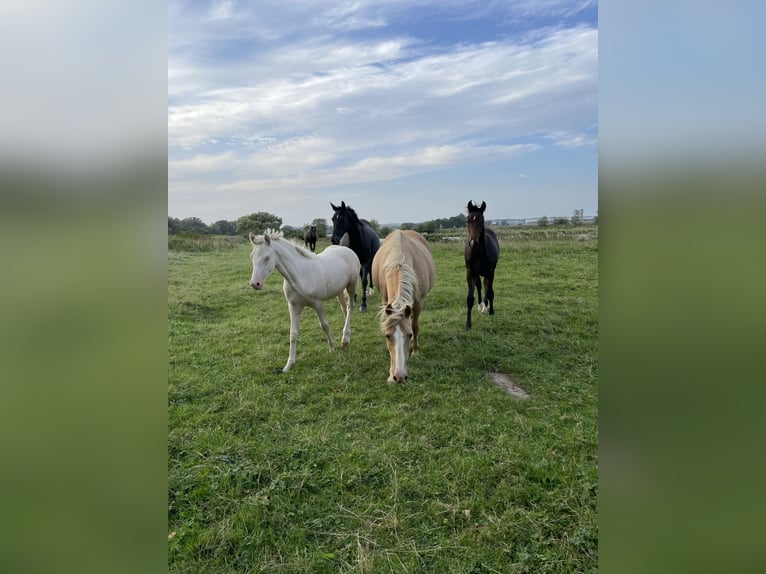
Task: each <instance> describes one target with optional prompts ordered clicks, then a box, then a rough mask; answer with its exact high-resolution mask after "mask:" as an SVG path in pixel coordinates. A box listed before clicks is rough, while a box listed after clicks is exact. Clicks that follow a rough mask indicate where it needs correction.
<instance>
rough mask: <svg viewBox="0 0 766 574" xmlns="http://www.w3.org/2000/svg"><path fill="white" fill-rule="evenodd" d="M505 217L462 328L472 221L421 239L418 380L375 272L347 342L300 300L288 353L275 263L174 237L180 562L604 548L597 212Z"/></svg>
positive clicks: (311, 565)
mask: <svg viewBox="0 0 766 574" xmlns="http://www.w3.org/2000/svg"><path fill="white" fill-rule="evenodd" d="M498 231H499V232H500V233H499V235H500V239H501V253H500V263H499V265H498V269H497V274H496V278H495V291H496V295H495V309H496V314H495V315H494V316H492V317H489V316H487V315H480V314H479V313H478V312H477V311H476V309H474V314H473V329H472V330H471V331H469V332H466V331H465V330H464V328H463V326H464V322H465V297H466V283H465V267H464V263H463V255H462V251H463V244H462V236H463V235H464V232H463V231H462V230H460V231H459V232H456V233H452V235H455V236H459V237H460V238H461V240H460V241H449V240H444V239H443V240H436V241H433V242H431V243H430V247H431V250H432V253H433V255H434V259H435V261H436V268H437V275H438V276H437V281H436V285H435V287H434V289H433V291H432V292H431V293H430V295H429V296H428V298H427V299H426V307H425V310H424V311H423V315H422V317H421V352H420V354H419V355H417V356H416V357H414V358H411V360H410V363H409V382H408V383H407V384H406V385H396V384H389V383H386V378H387V376H388V353H387V350H386V345H385V340H384V338H383V336H382V334H381V333H380V330H379V324H378V319H377V316H376V312H375V310H376V308H377V305H378V303H379V299H378V296H377V293H376V294H375V295H373V296H372V297H371V298H369V300H368V303H369V304H370V309H371V311H370V312H368V313H366V314H362V313H359V312H355V313H354V315H353V317H352V322H351V326H352V331H353V334H352V340H351V346H350V347H349V348H348V349H345V350H341V349H340V348H339V349H338V351H336V352H335V353H330V352H329V349H328V346H327V343H326V342H325V340H324V338H323V334H322V331H321V327H320V326H319V322H318V320H317V318H316V314H315V313H314V312H313V311H312V310H310V309H309V310H306V311H304V314H303V319H302V321H301V332H300V337H299V340H298V354H297V363H296V365H295V366H294V367H293V369H292V370H291V371H290V372H289V373H287V374H283V373H282V372H281V369H282V367H283V366H284V363H285V361H286V360H287V353H288V346H289V316H288V312H287V303H286V301H285V299H284V296H283V294H282V291H281V289H282V278H281V276H279V275H278V274H277V273H274V274H273V276H271V277H269V279H268V281H267V282H266V286H265V288H264V289H263V291H261V292H255V291H254V290H253V289H251V288H250V287H249V285H248V281H249V279H250V274H251V271H252V268H251V264H250V259H249V253H250V246H249V244H247V245H246V244H234V243H231V242H225V241H220V240H219V241H218V242H217V243H216V245H215V246H214V247H213V248H211V249H209V250H205V249H204V248H200V246H199V245H195V246H193V247H191V248H190V249H189V250H185V249H184V244H183V242H178V243H176V244H175V245H174V249H172V250H169V252H168V273H169V278H168V315H169V317H168V338H169V379H168V419H169V431H168V561H169V569H170V571H171V572H206V573H211V572H318V573H322V572H360V573H361V572H370V573H378V572H433V573H469V572H475V573H478V572H502V573H513V572H530V573H542V572H595V571H596V570H597V560H598V527H597V507H596V506H597V505H596V501H597V495H598V405H597V396H598V307H597V305H598V298H597V292H598V264H597V263H598V229H597V227H595V226H581V227H577V228H571V227H562V228H555V227H551V228H548V229H520V228H506V229H499V230H498ZM444 235H450V234H449V233H446V234H444ZM433 239H435V238H433ZM326 245H327V241H326V240H323V241H320V242H319V244H318V245H317V251H321V250H322V249H323V248H324V247H325V246H326ZM327 311H328V320H329V322H330V327H331V329H332V333H333V337H334V338H335V340H336V343H339V341H340V332H341V329H342V314H341V310H340V307H339V305H338V304H337V301H329V302H328V303H327ZM338 346H339V345H338ZM492 373H502V374H504V375H506V376H508V377H510V379H512V381H513V382H514V383H515V384H517V385H518V386H520V387H521V388H522V389H523V390H524V391H525V392H526V393H528V394H529V398H527V399H520V398H516V397H515V396H513V395H511V394H509V393H508V392H506V391H505V390H504V389H502V388H500V387H498V386H497V385H495V384H494V383H493V382H492V379H491V378H490V374H492Z"/></svg>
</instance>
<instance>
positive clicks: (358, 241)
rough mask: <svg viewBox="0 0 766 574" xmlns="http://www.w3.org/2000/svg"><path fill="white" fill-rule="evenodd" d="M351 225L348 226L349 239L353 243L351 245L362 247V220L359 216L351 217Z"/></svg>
mask: <svg viewBox="0 0 766 574" xmlns="http://www.w3.org/2000/svg"><path fill="white" fill-rule="evenodd" d="M349 221H350V223H349V226H348V231H347V232H346V233H348V240H349V243H350V244H351V247H352V248H353V247H361V246H362V232H361V228H362V221H361V220H360V219H358V218H356V219H355V218H351V217H349Z"/></svg>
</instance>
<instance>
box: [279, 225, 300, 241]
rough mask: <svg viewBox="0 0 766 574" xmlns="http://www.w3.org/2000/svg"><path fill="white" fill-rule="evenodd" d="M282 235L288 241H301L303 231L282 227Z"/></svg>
mask: <svg viewBox="0 0 766 574" xmlns="http://www.w3.org/2000/svg"><path fill="white" fill-rule="evenodd" d="M282 233H283V234H284V236H285V237H287V238H288V239H303V229H301V228H299V227H293V226H292V225H283V226H282Z"/></svg>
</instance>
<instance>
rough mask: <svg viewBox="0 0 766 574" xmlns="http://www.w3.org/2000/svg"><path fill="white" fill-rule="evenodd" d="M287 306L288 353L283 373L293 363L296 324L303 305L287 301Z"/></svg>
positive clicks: (296, 344) (298, 322)
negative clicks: (288, 316)
mask: <svg viewBox="0 0 766 574" xmlns="http://www.w3.org/2000/svg"><path fill="white" fill-rule="evenodd" d="M287 307H288V309H289V310H290V354H289V355H288V357H287V364H286V365H285V367H284V369H282V372H283V373H286V372H287V371H289V370H290V369H291V368H292V366H293V365H294V364H295V351H296V347H297V346H298V326H299V325H300V322H301V313H303V305H299V304H296V303H290V302H288V303H287Z"/></svg>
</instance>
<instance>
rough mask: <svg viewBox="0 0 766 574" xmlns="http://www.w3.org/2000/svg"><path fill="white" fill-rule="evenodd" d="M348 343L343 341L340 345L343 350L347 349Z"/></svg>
mask: <svg viewBox="0 0 766 574" xmlns="http://www.w3.org/2000/svg"><path fill="white" fill-rule="evenodd" d="M348 345H349V341H343V344H342V345H341V346H342V347H343V348H344V349H348Z"/></svg>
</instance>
